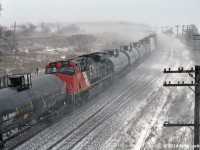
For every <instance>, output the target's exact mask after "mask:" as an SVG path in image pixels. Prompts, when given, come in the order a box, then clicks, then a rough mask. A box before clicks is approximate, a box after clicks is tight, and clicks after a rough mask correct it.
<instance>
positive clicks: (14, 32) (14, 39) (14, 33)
mask: <svg viewBox="0 0 200 150" xmlns="http://www.w3.org/2000/svg"><path fill="white" fill-rule="evenodd" d="M17 27H18V26H17V23H16V21H15V23H14V25H13V26H12V28H13V45H12V49H11V54H12V52H13V49H14V48H15V46H16V29H17Z"/></svg>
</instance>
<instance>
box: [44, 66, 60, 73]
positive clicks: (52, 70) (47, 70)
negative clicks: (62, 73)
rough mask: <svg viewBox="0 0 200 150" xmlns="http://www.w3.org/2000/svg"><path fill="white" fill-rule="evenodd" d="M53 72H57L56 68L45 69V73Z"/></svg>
mask: <svg viewBox="0 0 200 150" xmlns="http://www.w3.org/2000/svg"><path fill="white" fill-rule="evenodd" d="M54 73H58V68H56V67H51V68H47V69H46V74H54Z"/></svg>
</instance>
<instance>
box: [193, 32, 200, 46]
mask: <svg viewBox="0 0 200 150" xmlns="http://www.w3.org/2000/svg"><path fill="white" fill-rule="evenodd" d="M193 41H194V50H200V48H199V46H200V43H199V42H198V43H197V48H196V41H200V34H194V35H193Z"/></svg>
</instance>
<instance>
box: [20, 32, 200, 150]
mask: <svg viewBox="0 0 200 150" xmlns="http://www.w3.org/2000/svg"><path fill="white" fill-rule="evenodd" d="M158 39H159V45H158V50H157V51H155V52H153V53H152V54H151V55H150V56H149V57H148V58H147V59H146V60H144V62H142V63H141V64H140V65H139V66H138V67H137V68H136V69H134V70H132V71H130V72H129V73H128V74H127V75H126V76H125V77H123V78H121V79H120V80H119V81H116V82H115V83H114V84H113V85H112V86H111V87H109V88H108V89H107V90H106V91H104V92H103V93H101V94H99V95H98V96H97V97H95V98H94V99H92V100H90V101H89V102H88V103H86V104H85V105H83V106H82V107H80V109H77V110H75V111H74V112H73V113H72V114H70V115H68V116H66V117H65V118H63V119H62V120H60V121H59V122H57V123H55V124H54V125H53V126H51V127H50V128H47V129H46V130H44V131H43V132H41V133H40V134H38V135H36V136H35V137H33V138H32V139H31V140H29V141H27V142H26V143H24V144H23V145H21V146H20V147H18V148H17V149H18V150H27V149H28V150H31V149H34V150H35V149H38V150H46V149H54V150H56V149H63V150H67V149H74V150H81V149H83V150H111V149H116V150H125V149H133V150H140V149H144V150H150V149H152V150H156V149H161V150H162V149H165V148H164V146H165V144H174V143H179V144H180V143H181V144H190V145H192V139H193V137H192V131H191V130H190V129H189V128H186V127H182V128H181V127H175V128H169V127H168V128H166V127H163V123H164V121H170V122H171V123H177V122H178V121H179V122H187V123H188V122H191V121H193V108H194V106H193V104H194V103H193V102H194V94H193V92H191V90H190V89H189V88H186V87H185V88H166V87H163V82H164V81H165V80H167V81H169V80H170V81H171V82H172V83H173V82H177V81H182V80H185V78H188V80H186V81H191V80H192V79H191V78H189V76H188V75H181V76H180V75H179V74H174V75H172V74H170V75H165V74H163V72H162V71H163V69H164V68H168V67H170V68H171V69H177V68H178V67H184V68H185V69H189V68H191V67H194V65H195V63H198V62H199V59H198V58H199V57H198V55H200V53H198V52H192V51H190V50H188V48H186V47H185V46H184V44H182V43H181V42H180V41H179V40H178V39H175V38H174V37H165V36H163V35H161V36H159V37H158ZM193 60H194V61H193ZM166 149H167V148H166Z"/></svg>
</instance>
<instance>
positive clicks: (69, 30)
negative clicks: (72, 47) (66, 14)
mask: <svg viewBox="0 0 200 150" xmlns="http://www.w3.org/2000/svg"><path fill="white" fill-rule="evenodd" d="M80 31H81V30H80V28H79V27H77V26H76V25H75V24H71V25H68V26H66V27H63V28H61V29H59V30H58V34H59V35H71V34H78V33H80Z"/></svg>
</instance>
